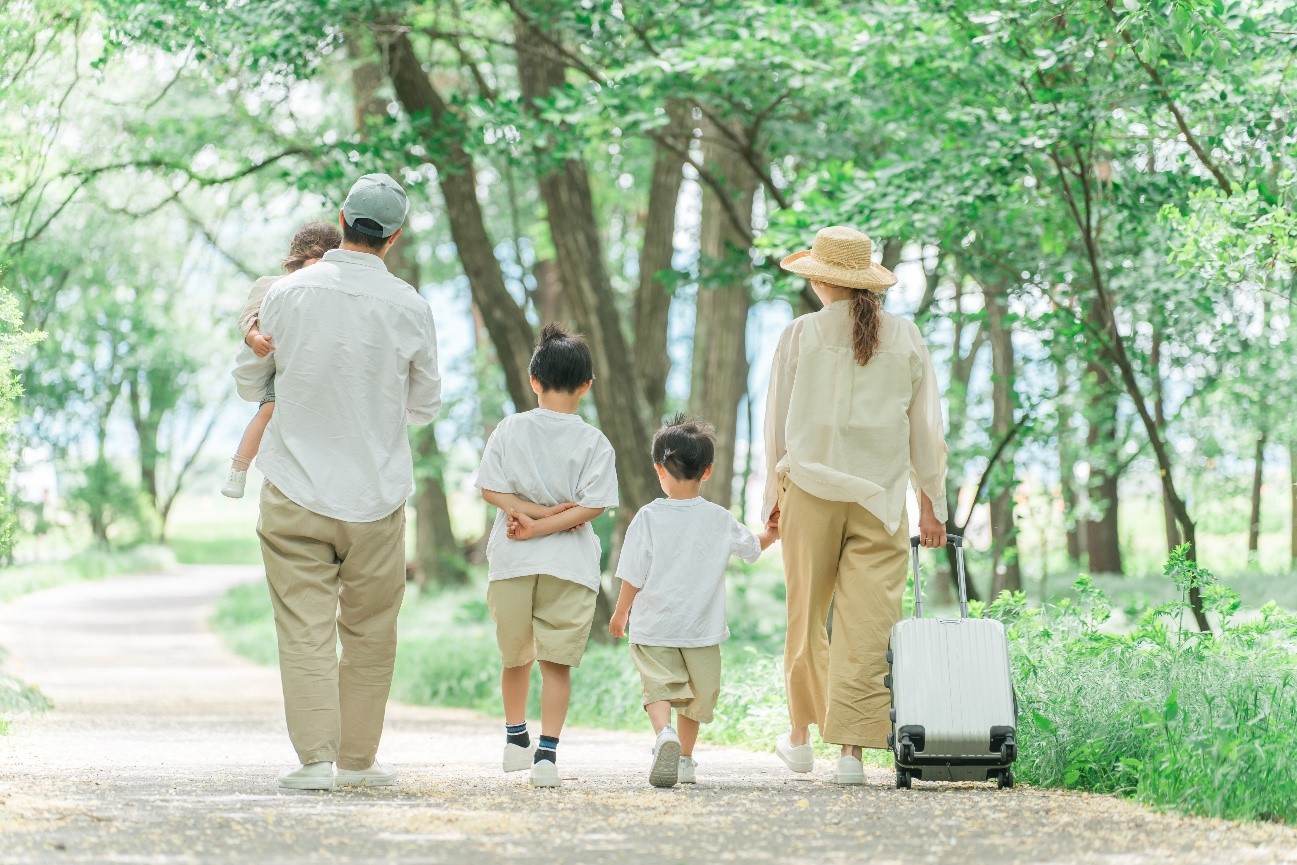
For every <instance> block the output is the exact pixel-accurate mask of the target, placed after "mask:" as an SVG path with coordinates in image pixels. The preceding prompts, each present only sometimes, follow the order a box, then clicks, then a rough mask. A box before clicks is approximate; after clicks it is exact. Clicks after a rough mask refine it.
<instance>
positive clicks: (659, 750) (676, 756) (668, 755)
mask: <svg viewBox="0 0 1297 865" xmlns="http://www.w3.org/2000/svg"><path fill="white" fill-rule="evenodd" d="M679 780H680V737H679V736H677V735H676V731H675V730H672V729H671V726H670V725H669V724H668V725H667V726H665V727H663V728H662V732H661V733H658V740H657V742H656V743H655V744H654V745H653V766H652V768H650V769H649V783H650V784H652V785H653V786H654V787H674V786H675V785H676V783H677V782H678V781H679Z"/></svg>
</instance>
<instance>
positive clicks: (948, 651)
mask: <svg viewBox="0 0 1297 865" xmlns="http://www.w3.org/2000/svg"><path fill="white" fill-rule="evenodd" d="M892 693H893V701H894V703H895V707H896V724H895V729H896V730H899V729H900V728H901V727H905V726H910V725H918V726H922V727H923V728H924V732H925V742H924V747H923V750H922V751H921V752H919V754H918V755H917V756H919V757H925V758H934V757H949V758H952V760H954V761H955V762H958V760H959V758H961V757H981V758H985V757H989V756H992V755H993V754H994V753H995V752H993V751H991V750H990V733H991V728H992V727H1001V726H1002V727H1010V728H1013V727H1016V726H1017V718H1016V717H1015V715H1014V709H1013V682H1012V678H1011V676H1010V672H1009V653H1008V643H1007V641H1006V639H1005V635H1004V627H1003V626H1002V625H1001V624H1000V623H999V622H997V621H995V620H994V619H906V620H903V621H901V622H898V623H897V624H896V626H895V627H894V628H893V630H892Z"/></svg>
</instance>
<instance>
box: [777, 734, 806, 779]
mask: <svg viewBox="0 0 1297 865" xmlns="http://www.w3.org/2000/svg"><path fill="white" fill-rule="evenodd" d="M775 753H776V754H778V755H779V759H780V760H783V761H784V765H785V766H787V767H788V768H789V769H792V770H793V771H794V772H799V773H802V774H805V773H806V772H812V771H814V770H815V749H814V748H813V747H811V744H810V742H807V743H806V744H805V745H794V744H793V743H792V740H791V738H790V737H789V734H788V733H784V734H783V735H782V736H780V737H779V740H778V741H777V742H775Z"/></svg>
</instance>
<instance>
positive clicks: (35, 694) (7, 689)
mask: <svg viewBox="0 0 1297 865" xmlns="http://www.w3.org/2000/svg"><path fill="white" fill-rule="evenodd" d="M49 706H50V704H49V701H48V700H46V699H45V695H44V694H42V693H41V692H40V691H38V690H37V689H36V688H33V687H32V686H31V685H28V684H27V683H26V682H23V681H22V680H21V679H17V678H15V677H14V676H11V675H9V674H8V673H6V672H5V671H4V650H3V649H0V736H3V735H5V734H6V733H8V732H9V724H10V717H11V716H13V715H15V714H18V713H20V712H43V711H45V710H46V709H48V708H49Z"/></svg>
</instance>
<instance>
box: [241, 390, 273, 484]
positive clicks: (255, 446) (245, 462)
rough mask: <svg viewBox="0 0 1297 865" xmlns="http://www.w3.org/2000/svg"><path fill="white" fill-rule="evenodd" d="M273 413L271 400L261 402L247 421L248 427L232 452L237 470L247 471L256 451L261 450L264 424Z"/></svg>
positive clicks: (264, 429) (264, 430)
mask: <svg viewBox="0 0 1297 865" xmlns="http://www.w3.org/2000/svg"><path fill="white" fill-rule="evenodd" d="M274 413H275V404H274V403H273V402H267V403H262V404H261V408H259V409H257V413H256V414H255V415H253V416H252V420H250V421H248V428H247V429H245V430H244V431H243V438H242V439H240V440H239V449H238V450H236V451H235V452H234V467H235V468H236V469H238V470H239V471H247V469H248V466H250V465H252V461H253V460H254V459H256V456H257V451H259V450H261V437H262V436H263V435H265V434H266V425H267V424H268V423H270V416H271V415H272V414H274Z"/></svg>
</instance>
